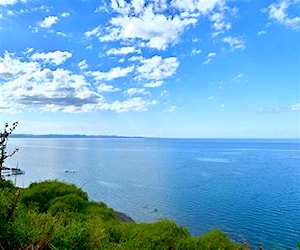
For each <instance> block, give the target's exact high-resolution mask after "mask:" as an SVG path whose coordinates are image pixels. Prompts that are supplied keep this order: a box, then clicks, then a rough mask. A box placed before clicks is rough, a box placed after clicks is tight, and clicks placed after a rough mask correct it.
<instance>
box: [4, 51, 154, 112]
mask: <svg viewBox="0 0 300 250" xmlns="http://www.w3.org/2000/svg"><path fill="white" fill-rule="evenodd" d="M46 54H47V53H44V54H43V53H40V54H39V55H46ZM35 57H38V58H40V57H41V59H42V60H48V57H47V56H46V57H45V56H35ZM35 57H33V58H35ZM33 58H31V57H29V58H27V59H26V60H22V59H20V58H17V57H15V56H14V55H13V54H9V53H7V52H6V53H5V54H4V56H3V57H0V82H1V84H0V93H1V95H0V112H1V113H3V112H10V113H11V112H16V111H22V110H30V109H33V110H40V111H48V112H70V113H76V112H93V111H97V110H100V111H101V110H111V111H116V112H125V111H130V110H133V111H144V110H147V108H148V106H150V105H155V104H156V103H157V101H155V100H145V99H143V98H141V97H136V98H131V99H125V100H116V101H113V102H111V103H108V102H107V101H106V100H105V98H104V97H103V95H101V92H112V91H118V90H119V89H118V88H114V87H113V86H111V85H106V84H99V85H98V87H97V85H96V83H93V82H92V83H91V82H89V81H88V80H87V79H86V77H85V76H84V75H80V74H75V73H73V72H71V71H70V70H66V69H62V68H55V67H51V68H48V67H46V65H45V64H44V63H43V61H42V62H40V60H37V61H35V60H34V59H33ZM45 58H46V59H45ZM50 58H53V57H50ZM28 60H29V61H28ZM51 60H52V59H51ZM51 60H50V61H51ZM53 60H54V59H53ZM59 63H61V61H60V62H58V64H59ZM54 65H57V64H54ZM112 72H114V71H112ZM112 72H110V73H112ZM105 78H110V77H108V76H107V75H105Z"/></svg>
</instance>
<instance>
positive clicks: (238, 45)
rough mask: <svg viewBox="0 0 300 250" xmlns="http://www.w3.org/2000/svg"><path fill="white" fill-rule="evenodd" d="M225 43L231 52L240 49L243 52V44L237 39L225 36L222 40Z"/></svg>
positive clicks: (244, 46)
mask: <svg viewBox="0 0 300 250" xmlns="http://www.w3.org/2000/svg"><path fill="white" fill-rule="evenodd" d="M223 41H224V42H225V43H228V44H229V46H230V48H231V49H232V50H236V49H240V50H245V48H246V45H245V42H244V41H243V40H241V39H239V38H237V37H232V36H227V37H225V38H224V39H223Z"/></svg>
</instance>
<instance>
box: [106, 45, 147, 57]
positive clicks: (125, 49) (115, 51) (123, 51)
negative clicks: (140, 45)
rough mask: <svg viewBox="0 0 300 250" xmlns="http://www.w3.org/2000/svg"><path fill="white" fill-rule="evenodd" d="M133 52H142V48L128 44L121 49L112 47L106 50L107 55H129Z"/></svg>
mask: <svg viewBox="0 0 300 250" xmlns="http://www.w3.org/2000/svg"><path fill="white" fill-rule="evenodd" d="M132 53H141V50H140V49H136V48H135V47H133V46H127V47H122V48H119V49H116V48H112V49H110V50H108V51H107V52H106V54H107V55H128V54H132Z"/></svg>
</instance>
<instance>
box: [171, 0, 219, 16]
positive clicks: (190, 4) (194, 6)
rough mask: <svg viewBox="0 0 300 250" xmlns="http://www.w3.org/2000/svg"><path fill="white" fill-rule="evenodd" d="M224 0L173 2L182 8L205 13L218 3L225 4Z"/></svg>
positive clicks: (180, 0)
mask: <svg viewBox="0 0 300 250" xmlns="http://www.w3.org/2000/svg"><path fill="white" fill-rule="evenodd" d="M223 2H224V1H223V0H172V2H171V4H172V6H173V7H176V8H178V9H180V10H184V11H188V12H194V11H198V12H200V13H201V14H205V13H207V12H209V11H211V10H213V9H214V8H215V7H216V6H217V5H218V4H223Z"/></svg>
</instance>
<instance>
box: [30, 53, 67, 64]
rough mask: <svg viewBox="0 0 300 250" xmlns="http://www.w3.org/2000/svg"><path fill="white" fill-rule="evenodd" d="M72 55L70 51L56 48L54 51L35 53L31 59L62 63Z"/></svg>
mask: <svg viewBox="0 0 300 250" xmlns="http://www.w3.org/2000/svg"><path fill="white" fill-rule="evenodd" d="M71 57H72V54H71V53H70V52H68V51H60V50H56V51H54V52H48V53H44V52H42V53H35V54H33V55H32V56H31V59H32V60H34V61H37V60H41V61H43V62H44V63H52V64H55V65H60V64H62V63H64V62H65V61H66V60H67V59H69V58H71Z"/></svg>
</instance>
